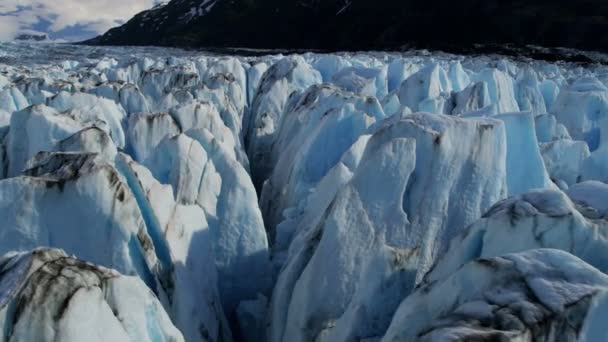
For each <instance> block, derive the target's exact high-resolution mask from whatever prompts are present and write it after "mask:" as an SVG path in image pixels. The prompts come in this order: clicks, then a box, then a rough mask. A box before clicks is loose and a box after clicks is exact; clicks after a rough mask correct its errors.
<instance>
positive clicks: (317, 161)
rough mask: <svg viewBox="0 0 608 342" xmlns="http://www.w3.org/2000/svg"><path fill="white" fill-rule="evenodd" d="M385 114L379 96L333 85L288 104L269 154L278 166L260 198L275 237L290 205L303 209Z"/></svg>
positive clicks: (317, 87) (319, 87) (314, 88)
mask: <svg viewBox="0 0 608 342" xmlns="http://www.w3.org/2000/svg"><path fill="white" fill-rule="evenodd" d="M384 117H385V114H384V112H383V110H382V108H381V106H380V104H379V103H378V100H376V98H375V97H365V96H357V95H354V94H352V93H350V92H348V91H344V90H341V89H339V88H337V87H335V86H329V85H315V86H312V87H310V88H308V89H307V90H306V91H305V92H304V93H303V94H302V95H301V96H300V97H299V98H298V99H297V100H296V101H295V102H294V103H293V104H291V105H290V107H288V108H286V110H285V113H284V115H283V119H282V124H281V127H280V130H279V132H278V134H277V137H276V139H275V141H276V143H275V144H274V146H273V149H272V151H271V154H270V157H269V159H270V160H271V161H272V164H274V165H275V166H274V169H273V171H272V173H271V174H270V177H269V179H268V180H267V182H266V183H265V184H264V187H263V191H262V195H261V200H260V203H261V206H262V210H263V212H264V216H265V223H266V225H267V228H268V229H269V231H270V232H271V238H274V237H273V236H272V235H273V233H274V228H275V227H276V225H278V224H279V223H280V222H281V221H282V219H283V218H284V217H283V212H284V211H285V209H288V208H295V207H298V206H299V205H300V202H301V201H302V200H303V199H304V197H306V196H307V195H308V194H309V192H310V191H311V189H313V188H315V187H316V185H317V184H318V183H319V181H321V179H322V178H323V177H324V176H325V175H326V174H327V172H328V171H329V170H330V169H331V168H332V167H333V166H334V165H335V164H336V163H337V162H338V161H339V160H340V157H341V156H342V154H343V153H344V152H345V151H346V150H348V149H349V148H350V146H351V145H352V144H353V143H354V142H355V141H356V140H357V138H359V136H360V135H363V134H364V133H365V132H366V131H367V130H368V128H369V127H370V126H371V125H372V124H373V123H374V122H376V121H377V120H382V119H383V118H384Z"/></svg>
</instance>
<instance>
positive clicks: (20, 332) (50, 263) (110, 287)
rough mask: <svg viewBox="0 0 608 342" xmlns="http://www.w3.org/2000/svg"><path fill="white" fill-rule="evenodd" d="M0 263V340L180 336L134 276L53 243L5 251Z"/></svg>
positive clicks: (171, 340)
mask: <svg viewBox="0 0 608 342" xmlns="http://www.w3.org/2000/svg"><path fill="white" fill-rule="evenodd" d="M0 265H1V267H2V276H1V277H0V289H2V297H1V302H0V321H1V322H2V326H3V327H5V328H4V330H3V334H2V339H3V340H8V339H10V340H15V341H25V340H30V341H57V340H61V341H82V340H85V339H86V340H87V341H107V340H108V339H111V340H112V341H125V342H128V341H166V342H178V341H183V340H184V339H183V337H182V335H181V333H180V332H179V330H177V328H175V326H174V325H173V324H172V323H171V320H170V318H169V316H168V315H167V314H166V313H165V311H164V310H163V307H162V305H161V304H160V302H159V301H158V299H157V298H156V297H155V295H154V294H153V293H152V292H151V291H150V290H149V289H148V288H146V286H145V285H144V284H143V283H142V281H141V280H140V279H139V278H137V277H128V276H124V275H121V274H120V273H118V272H116V271H114V270H110V269H106V268H103V267H100V266H96V265H93V264H90V263H87V262H84V261H81V260H78V259H76V258H73V257H69V256H68V255H66V254H65V252H63V251H61V250H57V249H36V250H33V251H32V252H22V253H11V254H7V255H5V256H3V257H2V258H1V259H0Z"/></svg>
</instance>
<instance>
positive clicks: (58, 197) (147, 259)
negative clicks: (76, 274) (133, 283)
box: [0, 153, 163, 294]
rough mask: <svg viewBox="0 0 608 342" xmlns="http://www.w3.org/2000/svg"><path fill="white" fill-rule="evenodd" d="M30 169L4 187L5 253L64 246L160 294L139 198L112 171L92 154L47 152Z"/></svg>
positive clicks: (0, 195) (0, 200)
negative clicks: (140, 282) (138, 204)
mask: <svg viewBox="0 0 608 342" xmlns="http://www.w3.org/2000/svg"><path fill="white" fill-rule="evenodd" d="M31 166H32V168H31V169H29V170H27V171H26V173H25V175H24V176H20V177H15V178H9V179H5V180H3V181H0V189H1V191H0V212H2V217H4V218H5V219H4V220H2V222H1V223H0V225H1V228H2V229H0V235H1V239H0V241H2V243H0V253H6V252H9V251H15V250H16V251H26V250H30V249H33V248H36V247H38V246H48V247H53V248H61V249H64V250H65V251H66V252H68V253H70V254H74V255H76V256H77V257H79V258H82V259H84V260H88V261H91V262H94V263H96V264H99V265H103V266H105V267H110V268H114V269H116V270H118V271H119V272H121V273H123V274H125V275H137V276H139V277H140V278H141V279H142V280H143V281H144V282H145V283H146V284H147V285H148V286H149V287H150V288H151V289H153V290H155V292H156V293H158V294H161V293H162V292H163V289H162V288H161V287H160V286H159V285H158V283H159V281H158V278H159V277H161V275H160V273H161V267H160V264H159V262H158V259H157V256H156V254H155V249H154V246H153V244H152V240H151V239H150V236H149V235H148V233H147V231H146V226H145V224H144V221H143V218H142V216H141V212H140V210H139V207H138V206H137V202H136V200H135V197H134V195H133V193H132V192H131V191H130V189H129V188H128V186H127V185H126V184H125V183H124V182H123V181H122V179H121V176H120V174H119V173H118V171H117V170H116V169H115V168H114V167H113V166H112V165H110V164H109V163H108V162H107V161H104V160H103V159H101V158H100V157H99V156H98V155H97V154H92V153H43V154H39V155H38V157H37V160H36V162H35V163H33V164H32V165H31ZM91 217H95V218H96V219H95V220H91ZM83 222H86V226H84V227H83Z"/></svg>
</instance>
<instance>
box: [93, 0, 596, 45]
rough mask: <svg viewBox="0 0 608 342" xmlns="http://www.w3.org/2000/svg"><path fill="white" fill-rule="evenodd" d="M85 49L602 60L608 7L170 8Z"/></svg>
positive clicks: (556, 0) (188, 0) (201, 2)
mask: <svg viewBox="0 0 608 342" xmlns="http://www.w3.org/2000/svg"><path fill="white" fill-rule="evenodd" d="M87 43H91V44H118V45H127V44H128V45H163V46H182V47H248V48H286V49H329V50H353V49H394V48H399V47H401V46H403V45H408V46H416V47H423V48H449V47H465V46H470V45H472V44H474V43H481V44H504V43H513V44H518V45H524V44H536V45H543V46H564V47H572V48H579V49H587V50H598V51H608V1H604V0H578V1H574V0H569V1H568V0H527V1H524V0H515V1H506V0H461V1H454V0H297V1H293V0H173V1H171V2H170V3H169V4H167V5H166V6H164V7H158V8H155V9H152V10H149V11H146V12H142V13H140V14H138V15H136V16H135V17H134V18H133V19H131V20H130V21H129V22H128V23H126V24H125V25H123V26H121V27H119V28H114V29H112V30H110V31H109V32H107V33H106V34H104V35H103V36H100V37H97V38H95V39H93V40H91V41H89V42H87Z"/></svg>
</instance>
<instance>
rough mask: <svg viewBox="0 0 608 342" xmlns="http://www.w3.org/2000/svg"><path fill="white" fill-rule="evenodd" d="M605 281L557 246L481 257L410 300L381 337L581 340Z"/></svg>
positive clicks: (426, 286) (384, 338)
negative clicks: (580, 334)
mask: <svg viewBox="0 0 608 342" xmlns="http://www.w3.org/2000/svg"><path fill="white" fill-rule="evenodd" d="M607 281H608V278H607V277H606V275H605V274H604V273H601V272H600V271H598V270H596V269H595V268H593V267H591V266H589V265H588V264H586V263H585V262H583V261H582V260H580V259H578V258H576V257H575V256H572V255H571V254H568V253H566V252H563V251H559V250H552V249H537V250H533V251H528V252H524V253H519V254H506V255H503V256H500V257H496V258H481V259H477V260H475V261H472V262H470V263H468V264H466V265H465V266H464V267H462V268H460V269H458V270H457V271H456V272H454V273H452V274H451V275H449V276H447V277H445V278H441V279H439V280H437V281H436V282H433V283H429V284H425V285H423V286H422V287H420V288H418V289H417V290H416V291H415V292H414V293H413V294H412V295H411V296H409V297H408V298H406V299H405V300H404V301H403V302H402V303H401V305H400V307H399V309H398V310H397V313H396V314H395V316H394V317H393V321H392V323H391V326H390V327H389V329H388V331H387V333H386V335H384V337H383V338H382V341H437V340H442V341H451V340H458V339H477V338H498V339H507V340H523V341H531V340H534V339H537V338H538V339H553V338H554V336H560V337H561V338H564V339H565V340H576V339H577V336H578V334H579V331H580V330H581V328H582V327H583V325H584V323H585V319H584V317H585V316H586V314H587V313H588V312H597V311H596V310H600V309H597V308H595V307H593V306H592V305H591V303H592V302H594V301H596V300H597V301H601V299H600V297H601V296H602V293H603V292H604V291H605V289H606V285H607V284H608V283H607ZM482 322H483V323H482ZM564 322H569V323H568V324H563V323H564ZM591 324H593V323H591ZM595 329H597V328H595Z"/></svg>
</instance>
